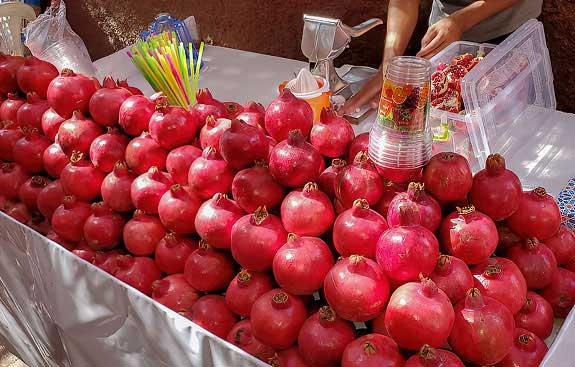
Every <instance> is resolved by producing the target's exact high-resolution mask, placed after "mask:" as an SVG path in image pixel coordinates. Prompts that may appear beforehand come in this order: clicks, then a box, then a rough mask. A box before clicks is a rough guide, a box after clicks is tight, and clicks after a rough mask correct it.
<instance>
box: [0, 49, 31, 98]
mask: <svg viewBox="0 0 575 367" xmlns="http://www.w3.org/2000/svg"><path fill="white" fill-rule="evenodd" d="M25 63H26V61H25V59H24V58H23V57H22V56H12V55H7V54H4V53H1V52H0V80H1V81H2V82H1V83H0V93H4V94H7V93H15V92H17V91H18V80H17V73H18V70H19V69H20V67H22V66H24V64H25Z"/></svg>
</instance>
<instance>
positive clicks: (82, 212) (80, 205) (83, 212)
mask: <svg viewBox="0 0 575 367" xmlns="http://www.w3.org/2000/svg"><path fill="white" fill-rule="evenodd" d="M90 215H92V207H91V206H90V203H86V202H84V201H78V200H76V198H75V197H74V196H66V197H64V200H63V201H62V205H60V206H59V207H58V208H56V210H55V211H54V214H52V229H53V230H54V232H56V234H57V235H58V236H59V237H60V238H61V239H63V240H64V241H71V242H78V241H80V240H81V239H82V238H83V237H84V223H85V222H86V220H87V219H88V217H89V216H90Z"/></svg>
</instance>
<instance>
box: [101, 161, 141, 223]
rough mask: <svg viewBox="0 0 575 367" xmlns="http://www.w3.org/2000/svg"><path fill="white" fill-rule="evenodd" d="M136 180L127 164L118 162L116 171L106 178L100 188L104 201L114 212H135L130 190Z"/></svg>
mask: <svg viewBox="0 0 575 367" xmlns="http://www.w3.org/2000/svg"><path fill="white" fill-rule="evenodd" d="M135 179H136V175H134V174H133V173H132V172H130V171H129V170H128V166H127V165H126V163H125V162H121V161H118V162H116V164H115V165H114V170H113V171H112V172H110V173H109V174H108V175H107V176H106V177H105V178H104V181H102V185H101V186H100V190H101V194H102V200H104V202H105V203H106V204H107V205H108V206H109V207H110V208H112V210H115V211H117V212H120V213H127V212H131V211H132V210H134V205H132V198H131V196H130V189H131V187H132V182H134V180H135Z"/></svg>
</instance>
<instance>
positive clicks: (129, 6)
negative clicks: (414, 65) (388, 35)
mask: <svg viewBox="0 0 575 367" xmlns="http://www.w3.org/2000/svg"><path fill="white" fill-rule="evenodd" d="M527 1H528V0H527ZM421 3H422V5H421V13H420V22H419V25H418V28H417V30H416V34H415V35H414V37H413V39H412V42H411V44H410V46H409V49H408V53H414V52H416V51H417V49H418V44H419V40H420V39H421V36H422V35H423V33H424V32H425V28H426V24H427V16H428V14H429V7H430V5H429V3H430V1H422V2H421ZM66 4H67V6H68V19H69V21H70V23H71V25H72V27H73V28H74V30H75V31H76V32H77V33H78V34H79V35H80V36H81V37H82V38H83V39H84V41H85V42H86V45H87V47H88V49H89V51H90V53H91V55H92V58H93V59H98V58H100V57H103V56H106V55H108V54H110V53H112V52H114V51H116V50H118V49H121V48H123V47H125V46H126V45H128V44H130V43H131V42H133V41H134V40H135V39H136V38H137V35H138V33H139V32H140V31H142V30H143V29H145V28H146V26H147V25H148V24H149V23H150V22H151V21H152V20H153V18H154V16H155V15H156V14H158V13H160V12H168V13H170V14H172V15H173V16H176V17H180V18H185V17H187V16H189V15H191V14H193V15H195V16H196V19H197V21H198V23H199V24H200V27H201V32H202V34H203V37H204V38H205V39H209V40H212V41H213V43H214V44H216V45H221V46H227V47H233V48H238V49H243V50H248V51H254V52H259V53H265V54H270V55H276V56H283V57H288V58H296V59H303V55H302V53H301V50H300V40H301V31H302V27H303V21H302V14H303V13H306V12H307V13H312V14H317V15H325V16H330V17H336V18H340V19H342V20H343V21H344V22H346V23H347V24H350V25H354V24H357V23H360V22H362V21H364V20H366V19H367V18H371V17H380V18H382V19H385V16H386V9H387V1H382V0H324V1H322V2H320V1H317V0H315V1H312V0H82V1H78V0H66ZM541 19H542V20H543V22H544V23H545V28H546V34H547V41H548V46H549V49H550V53H551V59H552V62H553V67H554V75H555V89H556V93H557V99H558V103H559V108H561V109H562V110H565V111H569V112H575V103H574V102H572V101H571V94H572V92H573V91H575V62H574V61H575V2H574V1H571V0H545V4H544V12H543V15H542V17H541ZM384 35H385V27H384V26H380V27H378V29H375V30H373V31H371V32H369V33H368V34H366V35H365V36H364V37H362V38H360V39H356V40H354V41H353V43H352V48H351V50H348V51H346V52H345V53H344V55H342V56H341V57H340V58H339V59H338V60H339V61H340V62H344V63H351V64H363V65H371V66H376V65H378V63H379V61H380V60H381V52H382V51H381V50H382V45H383V39H384Z"/></svg>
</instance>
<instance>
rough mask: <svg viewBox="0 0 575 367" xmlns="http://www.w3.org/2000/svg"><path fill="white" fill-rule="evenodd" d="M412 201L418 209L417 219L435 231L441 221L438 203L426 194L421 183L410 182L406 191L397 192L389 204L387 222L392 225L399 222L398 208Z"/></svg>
mask: <svg viewBox="0 0 575 367" xmlns="http://www.w3.org/2000/svg"><path fill="white" fill-rule="evenodd" d="M406 201H408V202H413V203H415V204H416V205H417V208H418V209H419V220H420V223H421V225H422V226H423V227H425V228H427V229H429V230H430V231H431V232H435V231H436V230H437V228H438V227H439V224H440V223H441V207H440V206H439V203H437V201H436V200H435V199H434V198H433V197H431V196H430V195H428V194H427V193H426V192H425V190H424V189H423V184H421V183H416V182H411V183H410V184H409V186H408V187H407V192H405V193H399V194H398V195H397V196H396V197H395V198H394V199H393V200H392V201H391V202H390V204H389V208H388V211H387V216H386V218H387V223H388V224H389V225H390V226H391V227H394V226H396V225H398V224H399V208H400V207H401V205H402V203H404V202H406Z"/></svg>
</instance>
